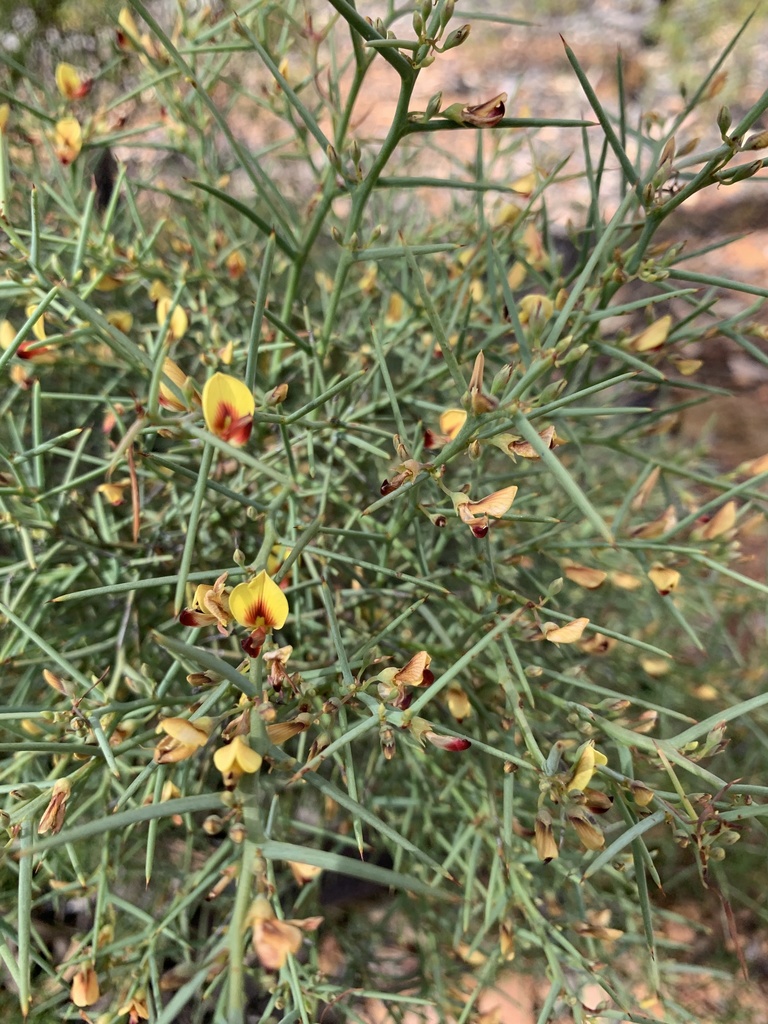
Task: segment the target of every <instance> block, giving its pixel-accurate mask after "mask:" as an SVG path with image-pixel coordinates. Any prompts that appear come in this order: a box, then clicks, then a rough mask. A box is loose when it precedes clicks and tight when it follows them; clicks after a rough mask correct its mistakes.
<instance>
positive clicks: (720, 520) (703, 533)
mask: <svg viewBox="0 0 768 1024" xmlns="http://www.w3.org/2000/svg"><path fill="white" fill-rule="evenodd" d="M735 525H736V502H735V501H727V502H726V503H725V505H723V506H722V507H721V508H719V509H718V510H717V512H715V514H714V515H713V516H712V518H711V519H710V520H709V522H708V523H705V525H704V526H703V527H702V529H701V530H700V531H699V536H700V537H701V539H702V540H714V539H715V537H719V536H720V535H721V534H723V533H727V532H728V531H729V530H732V529H733V528H734V526H735Z"/></svg>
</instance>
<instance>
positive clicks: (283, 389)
mask: <svg viewBox="0 0 768 1024" xmlns="http://www.w3.org/2000/svg"><path fill="white" fill-rule="evenodd" d="M287 397H288V385H287V384H286V383H285V382H283V383H282V384H278V385H277V387H275V388H273V389H272V390H271V391H270V393H269V394H268V395H267V405H282V404H283V402H284V401H285V400H286V398H287Z"/></svg>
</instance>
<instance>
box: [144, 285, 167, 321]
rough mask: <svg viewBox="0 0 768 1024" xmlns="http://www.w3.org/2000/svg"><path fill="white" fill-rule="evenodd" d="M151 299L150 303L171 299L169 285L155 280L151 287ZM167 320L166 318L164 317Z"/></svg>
mask: <svg viewBox="0 0 768 1024" xmlns="http://www.w3.org/2000/svg"><path fill="white" fill-rule="evenodd" d="M148 294H149V299H150V302H159V301H160V299H170V297H171V293H170V292H169V291H168V287H167V285H165V283H164V282H163V281H161V280H159V278H157V279H155V280H154V281H153V282H152V284H151V285H150V286H149V292H148ZM163 319H165V317H163Z"/></svg>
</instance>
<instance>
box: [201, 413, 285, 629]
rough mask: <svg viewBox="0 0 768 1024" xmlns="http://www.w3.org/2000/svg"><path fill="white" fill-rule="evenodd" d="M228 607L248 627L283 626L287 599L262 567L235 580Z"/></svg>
mask: <svg viewBox="0 0 768 1024" xmlns="http://www.w3.org/2000/svg"><path fill="white" fill-rule="evenodd" d="M203 402H205V396H203ZM229 610H230V613H231V615H232V617H233V618H234V619H236V620H237V621H238V622H239V623H240V625H241V626H247V627H248V628H249V629H258V628H261V629H265V630H269V629H282V627H283V625H284V624H285V620H286V619H287V618H288V599H287V598H286V596H285V594H284V593H283V592H282V590H281V589H280V587H279V586H278V585H277V584H276V583H275V581H274V580H273V579H271V578H270V577H269V576H267V574H266V572H265V571H264V569H262V570H261V572H260V573H259V574H258V576H254V578H253V579H252V580H249V581H248V582H247V583H238V585H237V586H236V587H235V589H234V590H233V591H232V593H231V594H230V595H229Z"/></svg>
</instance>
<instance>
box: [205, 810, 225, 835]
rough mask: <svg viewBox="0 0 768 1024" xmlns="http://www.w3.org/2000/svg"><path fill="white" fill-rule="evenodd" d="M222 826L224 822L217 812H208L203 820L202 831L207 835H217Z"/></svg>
mask: <svg viewBox="0 0 768 1024" xmlns="http://www.w3.org/2000/svg"><path fill="white" fill-rule="evenodd" d="M223 828H224V822H223V820H222V819H221V818H220V817H219V815H218V814H209V815H208V817H207V818H206V819H205V821H204V822H203V832H205V834H206V835H207V836H217V835H219V833H220V832H221V830H222V829H223Z"/></svg>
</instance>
